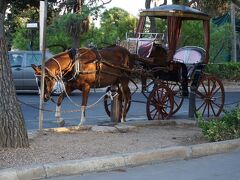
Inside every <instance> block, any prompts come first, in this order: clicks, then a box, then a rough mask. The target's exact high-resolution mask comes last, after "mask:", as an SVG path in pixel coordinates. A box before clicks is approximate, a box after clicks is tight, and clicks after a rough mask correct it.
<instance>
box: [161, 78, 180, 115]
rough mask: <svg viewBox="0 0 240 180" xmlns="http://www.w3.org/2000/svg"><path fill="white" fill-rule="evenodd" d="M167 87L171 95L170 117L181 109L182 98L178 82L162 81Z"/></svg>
mask: <svg viewBox="0 0 240 180" xmlns="http://www.w3.org/2000/svg"><path fill="white" fill-rule="evenodd" d="M164 84H166V86H167V87H169V88H170V89H171V91H172V93H173V101H174V102H173V112H172V115H173V114H175V113H176V112H178V110H179V109H180V108H181V107H182V104H183V100H184V96H183V95H182V91H181V88H180V87H181V84H180V83H179V82H172V81H164Z"/></svg>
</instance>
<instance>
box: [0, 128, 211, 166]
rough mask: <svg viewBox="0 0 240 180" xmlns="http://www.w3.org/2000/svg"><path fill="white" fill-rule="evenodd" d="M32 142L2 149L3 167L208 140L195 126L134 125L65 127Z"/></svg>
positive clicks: (51, 131) (33, 137)
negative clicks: (96, 128) (99, 128)
mask: <svg viewBox="0 0 240 180" xmlns="http://www.w3.org/2000/svg"><path fill="white" fill-rule="evenodd" d="M29 141H30V147H29V148H19V149H11V148H7V149H1V148H0V169H4V168H11V167H19V166H26V165H35V164H45V163H51V162H59V161H65V160H74V159H83V158H87V157H96V156H103V155H113V154H117V153H126V152H137V151H142V150H146V149H155V148H165V147H169V146H179V145H190V144H199V143H204V142H207V141H206V140H205V139H204V138H203V137H202V133H201V130H200V129H199V128H198V127H196V126H193V125H190V126H189V125H188V126H186V125H164V126H160V125H154V126H147V127H135V128H129V129H128V131H127V132H126V131H113V132H103V131H93V130H91V128H85V129H80V130H78V129H77V128H75V129H66V128H65V129H56V130H50V131H49V130H48V131H44V132H42V133H39V132H38V133H34V134H33V135H31V136H30V137H29Z"/></svg>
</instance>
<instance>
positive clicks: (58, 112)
mask: <svg viewBox="0 0 240 180" xmlns="http://www.w3.org/2000/svg"><path fill="white" fill-rule="evenodd" d="M63 99H64V93H61V94H60V95H59V96H58V100H57V105H56V112H55V118H56V120H57V122H58V123H59V126H60V127H63V126H64V124H65V121H64V120H63V118H62V117H61V104H62V101H63Z"/></svg>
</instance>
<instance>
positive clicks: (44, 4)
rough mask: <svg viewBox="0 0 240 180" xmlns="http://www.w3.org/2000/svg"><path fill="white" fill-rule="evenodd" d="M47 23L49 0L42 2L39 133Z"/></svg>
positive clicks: (41, 125) (41, 126) (41, 117)
mask: <svg viewBox="0 0 240 180" xmlns="http://www.w3.org/2000/svg"><path fill="white" fill-rule="evenodd" d="M46 22H47V0H45V1H40V44H39V49H40V51H42V76H41V93H40V104H39V131H42V128H43V111H42V109H43V102H44V77H45V57H46V48H45V34H46Z"/></svg>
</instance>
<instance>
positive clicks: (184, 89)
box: [32, 5, 225, 125]
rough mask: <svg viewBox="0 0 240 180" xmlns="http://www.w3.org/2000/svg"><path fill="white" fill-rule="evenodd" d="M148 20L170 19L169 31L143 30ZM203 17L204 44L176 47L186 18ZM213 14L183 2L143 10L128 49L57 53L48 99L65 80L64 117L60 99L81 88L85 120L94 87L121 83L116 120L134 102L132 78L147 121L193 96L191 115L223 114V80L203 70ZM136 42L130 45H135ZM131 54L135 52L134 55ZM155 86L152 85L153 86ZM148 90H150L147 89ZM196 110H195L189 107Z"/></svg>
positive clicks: (49, 68)
mask: <svg viewBox="0 0 240 180" xmlns="http://www.w3.org/2000/svg"><path fill="white" fill-rule="evenodd" d="M147 18H151V19H152V18H160V19H163V20H165V21H166V24H165V25H166V26H167V31H166V32H165V33H162V34H161V33H144V28H146V27H147V25H149V24H148V23H147ZM186 20H194V21H195V20H196V21H202V22H203V23H202V24H203V33H202V34H203V35H204V37H203V41H204V43H203V44H204V47H198V46H184V47H180V48H178V49H177V45H178V40H179V37H180V34H181V25H182V22H184V21H186ZM209 20H210V17H209V16H208V15H207V14H204V13H202V12H200V11H198V10H196V9H193V8H190V7H186V6H182V5H164V6H159V7H155V8H152V9H146V10H142V11H141V12H140V19H139V23H138V26H137V30H136V33H135V37H134V38H129V37H127V40H126V43H125V48H124V47H121V46H109V47H106V48H103V49H101V50H99V49H89V48H80V49H78V50H76V51H75V50H68V51H65V52H63V53H60V54H57V55H55V56H54V57H52V58H50V59H49V60H48V61H46V63H45V67H44V69H45V72H46V75H45V76H44V77H45V78H44V79H45V83H44V96H43V97H44V100H45V101H47V100H49V99H50V98H51V93H52V91H53V87H54V84H55V83H56V82H62V83H64V91H63V92H62V93H61V94H60V96H59V98H58V101H57V106H56V113H55V116H56V118H57V120H58V121H59V122H63V120H62V118H61V103H62V100H63V98H64V97H65V96H68V94H70V93H71V92H72V91H73V90H75V89H79V90H81V91H82V104H81V122H80V125H81V124H83V122H84V120H85V110H86V107H87V99H88V94H89V91H90V88H101V87H108V86H109V87H108V88H107V91H108V92H109V90H110V91H111V89H113V88H112V87H117V89H116V91H117V93H118V98H117V103H115V104H117V106H116V108H118V109H117V110H116V111H115V112H116V113H117V117H118V118H117V119H118V121H120V119H121V120H123V121H124V120H125V118H126V114H127V111H128V110H129V108H130V106H131V102H133V101H134V100H133V99H132V94H133V93H134V92H131V90H130V88H129V86H128V85H129V82H130V81H131V82H133V84H135V86H136V87H138V85H137V83H135V80H136V79H138V80H140V81H141V92H142V93H143V95H144V96H145V97H146V102H145V103H146V113H147V117H148V119H149V120H153V119H167V118H169V117H171V116H172V115H173V114H174V113H176V112H177V111H178V110H179V109H180V108H181V105H182V104H183V100H184V97H189V101H190V105H189V107H190V108H189V109H190V110H191V112H193V114H194V113H195V112H199V113H201V115H202V116H207V117H209V116H219V115H220V114H221V112H222V109H223V105H224V97H225V96H224V87H223V84H222V82H221V81H220V80H219V79H218V78H216V77H214V76H212V75H208V74H206V73H204V68H205V66H206V65H207V64H208V59H209V46H210V45H209V44H210V42H209V39H210V32H209ZM131 44H134V45H135V46H134V47H133V48H132V45H131ZM130 52H131V53H130ZM32 67H33V69H34V70H35V74H36V76H37V78H38V79H39V77H40V76H41V75H42V67H37V66H35V65H32ZM150 87H152V88H150ZM149 89H151V90H150V92H149ZM109 94H111V93H106V95H105V97H104V107H105V110H106V112H107V114H108V115H109V116H110V115H111V114H112V111H113V110H114V109H113V108H111V104H112V100H111V99H112V96H109ZM191 108H192V109H191Z"/></svg>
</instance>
